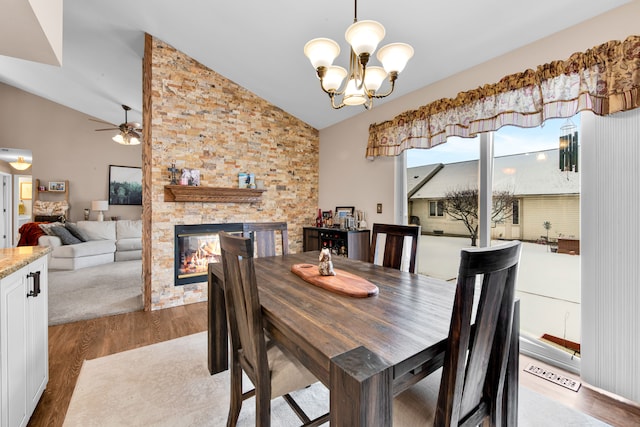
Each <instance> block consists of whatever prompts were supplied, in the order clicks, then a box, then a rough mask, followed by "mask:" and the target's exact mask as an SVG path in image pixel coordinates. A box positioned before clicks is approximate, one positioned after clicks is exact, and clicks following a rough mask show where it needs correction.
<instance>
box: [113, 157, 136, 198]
mask: <svg viewBox="0 0 640 427" xmlns="http://www.w3.org/2000/svg"><path fill="white" fill-rule="evenodd" d="M109 204H110V205H142V168H138V167H134V166H114V165H109Z"/></svg>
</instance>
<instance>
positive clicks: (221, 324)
mask: <svg viewBox="0 0 640 427" xmlns="http://www.w3.org/2000/svg"><path fill="white" fill-rule="evenodd" d="M210 269H211V265H209V274H208V277H209V281H208V292H209V296H208V302H207V316H208V334H207V350H208V364H209V373H210V374H211V375H213V374H217V373H218V372H222V371H226V370H227V369H228V367H229V347H228V346H229V339H228V336H227V310H226V308H225V300H224V291H223V288H222V284H221V283H220V282H219V281H218V279H217V278H216V276H215V275H214V274H213V273H212V272H211V271H210Z"/></svg>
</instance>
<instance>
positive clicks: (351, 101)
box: [304, 0, 413, 110]
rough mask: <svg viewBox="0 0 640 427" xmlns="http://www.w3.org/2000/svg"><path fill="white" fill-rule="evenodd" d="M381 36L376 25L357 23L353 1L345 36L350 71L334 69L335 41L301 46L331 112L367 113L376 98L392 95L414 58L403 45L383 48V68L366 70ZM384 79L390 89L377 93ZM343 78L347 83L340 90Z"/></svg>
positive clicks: (380, 28)
mask: <svg viewBox="0 0 640 427" xmlns="http://www.w3.org/2000/svg"><path fill="white" fill-rule="evenodd" d="M384 36H385V29H384V27H383V26H382V24H380V23H379V22H376V21H358V1H357V0H354V17H353V24H351V26H349V28H347V31H346V32H345V38H346V40H347V42H348V43H349V45H350V46H351V52H350V54H349V71H347V70H345V69H344V68H342V67H339V66H337V65H333V60H334V59H335V58H336V57H337V56H338V55H339V54H340V46H339V45H338V43H336V42H335V41H333V40H331V39H327V38H317V39H313V40H310V41H309V42H307V44H305V45H304V54H305V56H306V57H307V58H309V61H311V65H313V68H315V70H316V73H317V74H318V78H319V79H320V87H321V88H322V90H323V91H324V92H325V93H326V94H327V95H329V98H330V99H331V106H332V107H333V108H335V109H339V108H342V107H344V106H345V105H364V108H365V109H367V110H368V109H370V108H371V107H372V106H373V100H374V99H375V98H384V97H387V96H389V95H391V93H392V92H393V89H394V88H395V82H396V80H397V79H398V74H399V73H400V72H402V70H404V67H405V66H406V65H407V61H409V59H411V57H412V56H413V48H412V47H411V46H410V45H408V44H406V43H391V44H388V45H386V46H383V47H382V48H380V50H378V54H377V55H376V56H377V58H378V60H379V61H380V62H381V63H382V67H379V66H370V67H368V66H367V64H368V63H369V59H370V57H371V55H373V53H374V52H375V50H376V48H377V47H378V43H380V41H381V40H382V39H383V38H384ZM387 76H388V77H389V86H390V87H389V89H388V91H387V92H385V93H378V92H377V91H378V90H379V89H380V87H381V86H382V83H383V82H384V79H385V78H386V77H387ZM345 77H346V78H347V81H346V84H345V85H344V86H342V82H343V80H344V79H345ZM340 96H342V101H341V102H339V103H337V104H336V97H340Z"/></svg>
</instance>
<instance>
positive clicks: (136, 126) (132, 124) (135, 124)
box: [123, 122, 142, 129]
mask: <svg viewBox="0 0 640 427" xmlns="http://www.w3.org/2000/svg"><path fill="white" fill-rule="evenodd" d="M123 125H125V126H126V127H128V128H133V129H136V128H139V127H142V125H141V124H140V123H136V122H127V123H123Z"/></svg>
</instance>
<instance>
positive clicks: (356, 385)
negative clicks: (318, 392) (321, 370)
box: [330, 347, 393, 427]
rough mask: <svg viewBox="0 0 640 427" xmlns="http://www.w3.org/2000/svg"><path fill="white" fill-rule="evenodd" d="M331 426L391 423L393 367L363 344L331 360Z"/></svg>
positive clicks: (347, 426) (371, 425)
mask: <svg viewBox="0 0 640 427" xmlns="http://www.w3.org/2000/svg"><path fill="white" fill-rule="evenodd" d="M330 389H331V397H330V414H331V416H330V417H331V426H332V427H364V426H367V427H369V426H370V427H377V426H380V427H384V426H390V425H391V423H392V420H393V418H392V408H393V376H392V366H391V365H390V364H389V363H388V362H387V361H385V360H383V359H382V358H380V357H379V356H378V355H376V354H375V353H373V352H371V351H369V350H368V349H366V348H365V347H358V348H356V349H353V350H351V351H349V352H347V353H344V354H341V355H339V356H336V357H334V358H333V359H331V365H330Z"/></svg>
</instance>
